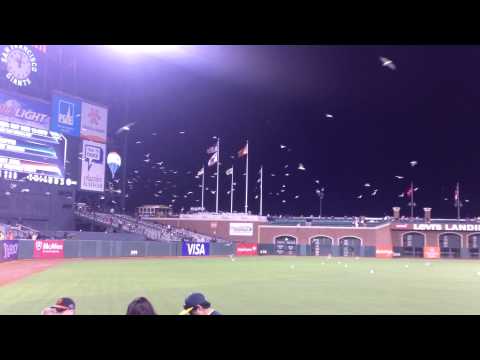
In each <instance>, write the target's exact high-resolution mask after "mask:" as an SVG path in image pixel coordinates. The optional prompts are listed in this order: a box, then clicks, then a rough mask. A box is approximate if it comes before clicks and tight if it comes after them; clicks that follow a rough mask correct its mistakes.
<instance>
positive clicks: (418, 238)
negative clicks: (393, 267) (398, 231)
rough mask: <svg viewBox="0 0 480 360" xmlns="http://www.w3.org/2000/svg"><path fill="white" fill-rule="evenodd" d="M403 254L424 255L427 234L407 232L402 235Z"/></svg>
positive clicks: (411, 255) (410, 255) (408, 255)
mask: <svg viewBox="0 0 480 360" xmlns="http://www.w3.org/2000/svg"><path fill="white" fill-rule="evenodd" d="M402 243H403V256H407V257H422V258H423V248H424V246H425V235H424V234H420V233H406V234H403V236H402Z"/></svg>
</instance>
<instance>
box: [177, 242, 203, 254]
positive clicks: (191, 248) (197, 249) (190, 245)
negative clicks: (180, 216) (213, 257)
mask: <svg viewBox="0 0 480 360" xmlns="http://www.w3.org/2000/svg"><path fill="white" fill-rule="evenodd" d="M208 255H210V244H209V243H195V242H188V241H184V242H182V256H208Z"/></svg>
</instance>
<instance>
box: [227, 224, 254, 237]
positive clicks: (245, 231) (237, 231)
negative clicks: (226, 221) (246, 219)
mask: <svg viewBox="0 0 480 360" xmlns="http://www.w3.org/2000/svg"><path fill="white" fill-rule="evenodd" d="M230 235H231V236H253V223H230Z"/></svg>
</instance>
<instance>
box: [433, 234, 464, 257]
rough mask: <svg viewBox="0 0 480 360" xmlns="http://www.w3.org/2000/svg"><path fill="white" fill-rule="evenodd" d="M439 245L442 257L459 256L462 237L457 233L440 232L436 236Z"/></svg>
mask: <svg viewBox="0 0 480 360" xmlns="http://www.w3.org/2000/svg"><path fill="white" fill-rule="evenodd" d="M438 242H439V246H440V256H441V257H444V258H458V257H460V248H461V247H462V238H461V236H460V235H459V234H455V233H448V234H441V235H440V236H439V238H438Z"/></svg>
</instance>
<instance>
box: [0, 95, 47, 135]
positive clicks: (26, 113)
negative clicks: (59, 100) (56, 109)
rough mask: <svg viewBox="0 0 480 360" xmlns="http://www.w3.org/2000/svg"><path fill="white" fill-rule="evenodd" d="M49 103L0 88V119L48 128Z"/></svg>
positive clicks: (38, 127)
mask: <svg viewBox="0 0 480 360" xmlns="http://www.w3.org/2000/svg"><path fill="white" fill-rule="evenodd" d="M50 111H51V106H50V103H48V102H46V101H43V100H39V99H35V98H30V97H27V96H24V95H18V94H15V95H12V94H9V93H7V92H4V91H1V90H0V121H6V122H10V123H15V124H19V125H23V126H29V127H32V128H37V129H43V130H50Z"/></svg>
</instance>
